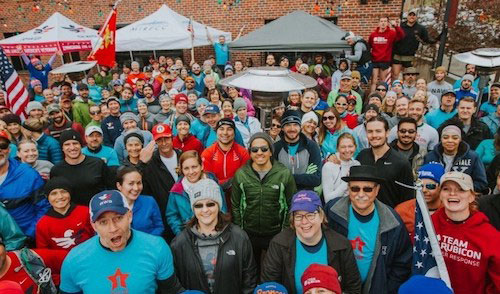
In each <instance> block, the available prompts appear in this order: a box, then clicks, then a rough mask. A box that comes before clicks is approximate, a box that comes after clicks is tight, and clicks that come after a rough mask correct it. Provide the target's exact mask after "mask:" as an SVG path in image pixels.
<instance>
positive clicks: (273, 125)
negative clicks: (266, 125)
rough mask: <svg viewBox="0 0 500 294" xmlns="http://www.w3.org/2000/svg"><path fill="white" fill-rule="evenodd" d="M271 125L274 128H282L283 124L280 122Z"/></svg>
mask: <svg viewBox="0 0 500 294" xmlns="http://www.w3.org/2000/svg"><path fill="white" fill-rule="evenodd" d="M271 126H272V127H273V128H278V129H281V125H279V124H272V125H271Z"/></svg>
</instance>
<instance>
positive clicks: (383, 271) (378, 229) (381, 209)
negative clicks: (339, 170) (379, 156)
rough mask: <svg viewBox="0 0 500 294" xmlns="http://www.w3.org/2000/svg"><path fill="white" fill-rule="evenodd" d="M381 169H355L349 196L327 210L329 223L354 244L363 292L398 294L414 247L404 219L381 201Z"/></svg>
mask: <svg viewBox="0 0 500 294" xmlns="http://www.w3.org/2000/svg"><path fill="white" fill-rule="evenodd" d="M379 173H380V172H379V170H378V168H376V167H374V166H368V165H360V166H353V167H351V170H350V172H349V176H347V177H342V180H344V181H346V182H348V187H349V188H348V192H349V197H340V198H335V199H332V200H330V201H329V202H328V203H327V204H326V207H325V212H326V213H327V216H328V224H329V225H330V227H332V228H333V229H334V230H335V231H337V232H338V233H340V234H342V235H344V236H345V237H347V239H349V240H350V241H351V245H352V248H353V251H354V255H355V257H356V263H357V265H358V269H359V272H360V274H361V280H362V282H363V291H362V292H363V293H396V292H397V289H398V288H399V286H400V285H401V284H402V283H403V282H405V281H406V280H407V279H408V277H409V276H410V273H411V261H412V246H411V242H410V238H409V235H408V231H407V230H406V227H405V225H404V223H403V222H402V221H401V218H399V216H398V215H397V213H396V212H395V211H394V210H393V209H392V208H390V207H389V206H387V205H385V204H383V203H382V202H381V201H379V200H378V199H377V197H378V196H380V194H379V192H380V191H381V187H382V185H383V184H384V182H385V181H384V179H383V178H381V177H379V176H377V175H378V174H379Z"/></svg>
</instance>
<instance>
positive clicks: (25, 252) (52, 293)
mask: <svg viewBox="0 0 500 294" xmlns="http://www.w3.org/2000/svg"><path fill="white" fill-rule="evenodd" d="M14 253H15V254H16V256H17V258H18V259H19V262H20V263H21V266H22V268H23V269H24V271H25V272H26V273H27V274H28V276H29V277H30V278H31V280H33V282H35V284H36V285H37V286H38V288H39V289H38V293H42V294H57V288H56V286H55V285H54V282H53V281H52V270H51V269H50V268H49V267H47V266H45V263H44V262H43V259H42V257H40V255H38V254H37V253H36V252H35V251H33V250H30V249H28V248H22V249H21V250H17V251H14Z"/></svg>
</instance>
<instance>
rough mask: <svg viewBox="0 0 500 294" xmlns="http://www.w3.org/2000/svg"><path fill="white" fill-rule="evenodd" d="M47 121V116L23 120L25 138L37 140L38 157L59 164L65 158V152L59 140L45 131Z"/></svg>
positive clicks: (22, 130)
mask: <svg viewBox="0 0 500 294" xmlns="http://www.w3.org/2000/svg"><path fill="white" fill-rule="evenodd" d="M47 123H48V122H47V120H46V119H45V118H28V119H27V120H25V121H24V122H23V128H22V129H21V132H22V133H23V135H24V137H25V138H27V139H30V140H32V141H34V142H36V144H37V145H36V147H37V149H38V159H41V160H48V161H50V162H52V163H53V164H57V163H59V162H60V161H61V160H63V154H62V151H61V147H60V146H59V142H58V141H57V140H56V139H54V138H52V137H51V136H49V135H47V134H45V133H44V132H43V129H44V128H45V127H46V126H47Z"/></svg>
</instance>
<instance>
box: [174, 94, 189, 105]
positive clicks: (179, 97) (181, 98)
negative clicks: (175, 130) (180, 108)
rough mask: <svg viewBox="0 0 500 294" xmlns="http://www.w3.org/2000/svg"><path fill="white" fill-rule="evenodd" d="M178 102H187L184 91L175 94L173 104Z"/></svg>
mask: <svg viewBox="0 0 500 294" xmlns="http://www.w3.org/2000/svg"><path fill="white" fill-rule="evenodd" d="M179 102H186V103H188V96H186V94H184V93H180V94H177V95H175V101H174V105H176V104H177V103H179Z"/></svg>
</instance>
